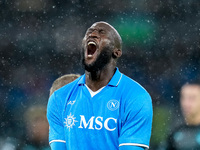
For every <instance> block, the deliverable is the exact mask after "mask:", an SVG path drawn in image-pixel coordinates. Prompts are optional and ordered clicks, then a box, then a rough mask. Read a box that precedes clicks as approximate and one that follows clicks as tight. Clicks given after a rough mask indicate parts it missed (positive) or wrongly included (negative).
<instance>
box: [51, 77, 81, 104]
mask: <svg viewBox="0 0 200 150" xmlns="http://www.w3.org/2000/svg"><path fill="white" fill-rule="evenodd" d="M81 77H82V76H81ZM81 77H79V78H77V79H76V80H74V81H73V82H71V83H68V84H66V85H65V86H63V87H61V88H60V89H58V90H56V91H55V92H54V93H53V94H52V95H51V97H50V98H49V101H48V103H49V104H51V103H52V104H55V103H56V104H57V105H63V104H64V103H65V101H66V99H67V97H69V96H70V94H71V92H72V91H74V89H75V88H76V87H77V86H78V82H79V80H80V78H81Z"/></svg>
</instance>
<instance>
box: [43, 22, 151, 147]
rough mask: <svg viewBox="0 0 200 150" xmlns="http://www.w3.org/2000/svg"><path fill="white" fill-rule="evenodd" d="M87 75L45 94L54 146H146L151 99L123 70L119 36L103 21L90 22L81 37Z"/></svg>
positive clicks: (149, 133)
mask: <svg viewBox="0 0 200 150" xmlns="http://www.w3.org/2000/svg"><path fill="white" fill-rule="evenodd" d="M81 54H82V63H83V66H84V68H85V74H84V75H82V76H81V77H79V78H78V79H76V80H75V81H73V82H71V83H69V84H67V85H66V86H64V87H62V88H60V89H59V90H57V91H56V92H54V93H53V95H52V96H51V97H50V99H49V103H48V110H47V118H48V121H49V125H50V130H49V142H50V146H51V148H52V149H53V150H117V149H119V150H144V149H148V148H149V141H150V136H151V127H152V115H153V113H152V102H151V97H150V95H149V94H148V92H147V91H146V90H145V89H144V88H143V87H142V86H141V85H140V84H138V83H137V82H135V81H134V80H132V79H130V78H129V77H127V76H125V75H124V74H122V73H121V72H120V71H119V70H118V68H117V67H116V65H117V60H118V58H119V57H121V55H122V40H121V37H120V35H119V34H118V32H117V31H116V30H115V28H114V27H112V26H111V25H110V24H108V23H106V22H97V23H94V24H93V25H92V26H91V27H90V28H89V29H88V30H87V32H86V34H85V37H84V38H83V41H82V53H81Z"/></svg>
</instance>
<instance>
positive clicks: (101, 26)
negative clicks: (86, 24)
mask: <svg viewBox="0 0 200 150" xmlns="http://www.w3.org/2000/svg"><path fill="white" fill-rule="evenodd" d="M89 29H105V30H109V31H110V30H113V27H112V26H110V25H109V24H107V23H104V22H97V23H94V24H93V25H92V26H91V27H90V28H89Z"/></svg>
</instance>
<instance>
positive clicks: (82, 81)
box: [78, 67, 123, 86]
mask: <svg viewBox="0 0 200 150" xmlns="http://www.w3.org/2000/svg"><path fill="white" fill-rule="evenodd" d="M122 75H123V74H122V73H121V72H120V71H119V69H118V68H117V67H116V71H115V74H114V75H113V77H112V79H111V80H110V82H109V83H108V85H110V86H118V84H119V82H120V80H121V78H122ZM84 84H85V74H84V75H83V76H82V77H81V79H80V80H79V82H78V85H84Z"/></svg>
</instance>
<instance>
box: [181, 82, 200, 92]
mask: <svg viewBox="0 0 200 150" xmlns="http://www.w3.org/2000/svg"><path fill="white" fill-rule="evenodd" d="M181 93H182V94H183V93H188V94H194V93H199V94H200V86H199V85H195V84H194V85H185V86H183V87H182V89H181Z"/></svg>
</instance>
